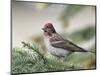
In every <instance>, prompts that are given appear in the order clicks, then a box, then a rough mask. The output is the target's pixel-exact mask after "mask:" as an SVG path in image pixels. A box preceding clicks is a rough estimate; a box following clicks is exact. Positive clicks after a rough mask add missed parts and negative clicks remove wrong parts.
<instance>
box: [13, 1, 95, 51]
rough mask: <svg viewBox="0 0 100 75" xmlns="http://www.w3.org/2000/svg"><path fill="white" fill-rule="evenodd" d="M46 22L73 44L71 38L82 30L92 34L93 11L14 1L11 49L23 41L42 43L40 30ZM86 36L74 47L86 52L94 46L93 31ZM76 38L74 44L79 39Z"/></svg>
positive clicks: (68, 6) (85, 8)
mask: <svg viewBox="0 0 100 75" xmlns="http://www.w3.org/2000/svg"><path fill="white" fill-rule="evenodd" d="M48 22H50V23H53V25H54V27H55V29H56V30H57V32H58V33H59V34H61V35H63V36H64V37H65V36H66V37H67V36H68V38H69V39H71V40H72V41H74V42H75V40H74V36H73V35H76V33H75V32H77V31H78V32H79V31H81V30H85V29H86V28H89V27H93V29H92V30H95V7H94V6H84V5H69V4H51V3H34V2H16V1H13V2H12V27H13V28H12V29H13V32H12V33H13V34H12V37H13V47H17V46H21V41H25V40H31V41H32V40H38V42H39V41H40V39H41V40H43V39H42V37H43V31H42V30H41V28H42V27H43V25H44V24H45V23H48ZM87 30H88V29H87ZM78 32H77V33H78ZM73 33H75V34H73ZM86 33H87V32H85V34H86ZM88 33H89V34H90V36H89V39H88V40H87V39H86V40H85V39H84V41H81V42H77V41H76V42H75V43H77V44H78V45H80V46H81V47H84V48H86V49H89V48H90V47H92V46H94V45H95V31H94V32H92V31H88ZM91 33H92V34H94V35H92V34H91ZM71 34H73V35H71ZM89 34H88V35H89ZM70 35H71V36H70ZM78 35H79V37H81V38H83V37H82V36H80V35H81V34H78ZM91 35H92V36H91ZM75 37H77V36H75ZM79 37H78V38H77V39H76V40H78V39H80V38H79ZM37 38H38V39H37ZM81 40H83V39H81Z"/></svg>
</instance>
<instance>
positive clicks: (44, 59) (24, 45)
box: [22, 42, 46, 64]
mask: <svg viewBox="0 0 100 75" xmlns="http://www.w3.org/2000/svg"><path fill="white" fill-rule="evenodd" d="M22 44H23V47H27V48H28V49H32V50H34V51H35V52H36V53H37V54H38V55H39V56H40V57H41V58H42V59H43V61H44V64H45V63H46V58H45V57H44V55H43V54H41V53H40V52H39V50H36V49H35V48H34V47H32V46H31V45H30V44H29V43H25V42H22Z"/></svg>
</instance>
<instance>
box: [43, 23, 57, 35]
mask: <svg viewBox="0 0 100 75" xmlns="http://www.w3.org/2000/svg"><path fill="white" fill-rule="evenodd" d="M42 30H43V31H44V35H45V36H52V34H54V33H56V30H55V29H54V27H53V25H52V23H47V24H45V25H44V27H43V28H42Z"/></svg>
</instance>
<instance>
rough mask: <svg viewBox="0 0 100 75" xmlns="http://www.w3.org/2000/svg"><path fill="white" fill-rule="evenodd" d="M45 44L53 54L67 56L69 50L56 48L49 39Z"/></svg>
mask: <svg viewBox="0 0 100 75" xmlns="http://www.w3.org/2000/svg"><path fill="white" fill-rule="evenodd" d="M45 45H46V48H47V50H48V51H49V52H50V53H51V54H53V55H57V56H66V55H67V54H68V53H69V51H67V50H64V49H61V48H55V47H53V46H51V45H50V42H49V39H47V38H46V39H45Z"/></svg>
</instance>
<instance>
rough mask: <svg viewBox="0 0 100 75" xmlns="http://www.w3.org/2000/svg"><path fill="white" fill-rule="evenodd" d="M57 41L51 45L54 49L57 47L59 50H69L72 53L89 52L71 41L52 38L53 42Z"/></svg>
mask: <svg viewBox="0 0 100 75" xmlns="http://www.w3.org/2000/svg"><path fill="white" fill-rule="evenodd" d="M54 39H55V40H56V41H51V45H52V46H53V47H57V48H62V49H65V50H69V51H72V52H87V50H84V49H83V48H81V47H79V46H77V45H75V44H74V43H72V42H70V41H69V40H65V39H63V38H61V39H60V38H59V39H58V38H52V40H54Z"/></svg>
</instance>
